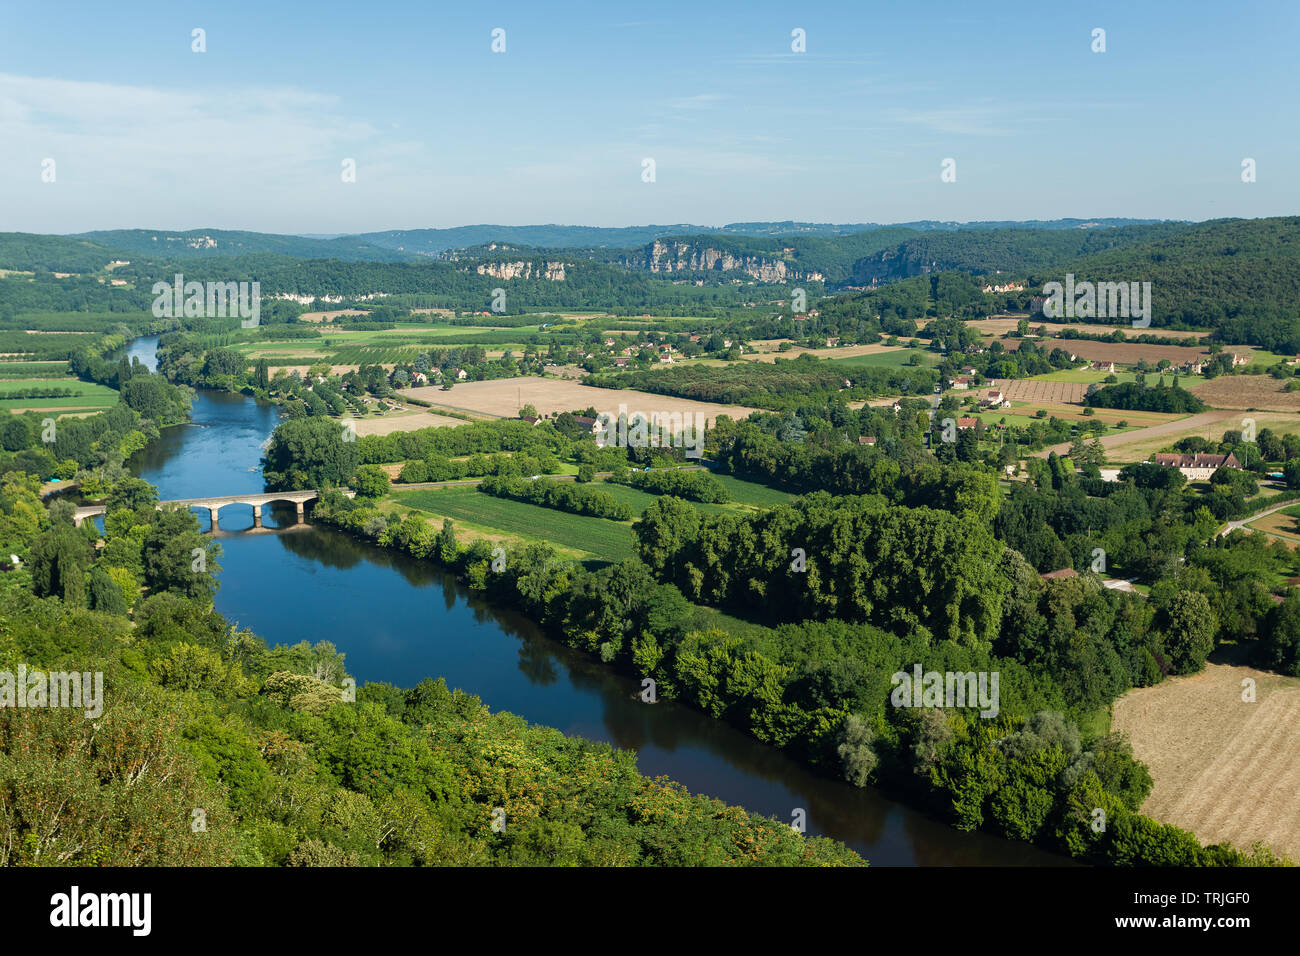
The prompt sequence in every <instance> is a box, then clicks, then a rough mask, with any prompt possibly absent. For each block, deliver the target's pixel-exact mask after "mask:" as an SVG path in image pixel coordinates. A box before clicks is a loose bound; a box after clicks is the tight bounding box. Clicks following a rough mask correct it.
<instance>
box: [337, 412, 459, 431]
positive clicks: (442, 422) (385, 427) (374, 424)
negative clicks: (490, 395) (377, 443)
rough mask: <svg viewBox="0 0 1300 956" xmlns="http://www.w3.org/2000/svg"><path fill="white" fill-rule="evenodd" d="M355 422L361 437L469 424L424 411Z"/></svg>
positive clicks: (359, 419) (361, 419) (360, 419)
mask: <svg viewBox="0 0 1300 956" xmlns="http://www.w3.org/2000/svg"><path fill="white" fill-rule="evenodd" d="M355 421H356V425H355V428H356V433H357V434H358V435H361V436H365V435H389V434H392V433H393V432H413V431H415V430H416V429H417V428H433V427H434V426H438V427H440V428H455V427H456V426H457V425H466V424H468V422H466V421H465V420H464V419H463V418H451V417H449V416H447V415H438V414H436V413H434V412H431V411H427V410H424V409H421V410H419V411H417V412H414V413H412V414H404V413H399V414H397V415H386V416H384V417H382V418H358V419H356V420H355Z"/></svg>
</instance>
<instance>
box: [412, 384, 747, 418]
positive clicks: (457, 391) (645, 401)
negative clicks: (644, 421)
mask: <svg viewBox="0 0 1300 956" xmlns="http://www.w3.org/2000/svg"><path fill="white" fill-rule="evenodd" d="M399 394H402V395H412V396H414V397H416V398H422V399H424V400H425V401H426V402H432V403H433V405H434V408H435V410H436V409H437V408H451V409H454V410H456V411H462V412H468V413H470V414H477V415H482V416H484V417H486V418H514V417H515V416H516V415H518V414H519V409H520V408H522V407H523V406H524V405H533V406H535V407H536V408H537V412H538V414H540V415H550V414H552V413H555V412H569V411H573V410H575V409H583V408H595V409H596V410H597V411H609V412H611V413H617V412H618V406H619V405H621V404H626V405H627V409H628V411H629V412H636V411H643V412H646V413H647V414H653V413H655V412H666V413H668V414H673V413H674V412H681V413H682V414H683V415H684V414H686V413H691V414H694V413H696V412H703V413H704V416H705V421H706V422H708V423H709V424H712V423H713V421H714V419H716V418H717V417H718V416H719V415H730V416H731V417H732V418H733V419H737V420H739V419H743V418H747V417H749V415H750V413H751V412H753V411H755V409H752V408H745V407H743V406H740V405H717V404H714V403H712V402H697V401H693V400H692V399H689V398H674V397H672V396H670V395H654V394H652V393H650V392H637V391H632V390H630V389H612V388H595V387H593V386H591V385H579V384H578V383H577V382H571V381H567V380H562V379H555V378H537V377H533V376H524V377H520V378H504V379H497V380H496V381H490V382H461V383H460V384H458V385H456V386H454V387H453V388H452V389H451V390H450V391H446V392H444V391H443V390H442V389H441V388H439V387H437V386H432V385H430V386H425V387H423V388H408V389H403V390H402V391H401V392H400V393H399Z"/></svg>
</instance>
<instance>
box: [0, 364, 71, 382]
mask: <svg viewBox="0 0 1300 956" xmlns="http://www.w3.org/2000/svg"><path fill="white" fill-rule="evenodd" d="M15 379H41V380H42V381H44V382H50V381H56V382H63V381H71V379H70V374H69V372H68V363H67V362H60V361H50V362H0V380H3V381H12V380H15ZM3 381H0V385H3Z"/></svg>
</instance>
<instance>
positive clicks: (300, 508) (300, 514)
mask: <svg viewBox="0 0 1300 956" xmlns="http://www.w3.org/2000/svg"><path fill="white" fill-rule="evenodd" d="M294 504H295V505H296V506H297V508H298V524H302V521H303V517H304V511H305V509H304V507H303V505H304V502H301V501H295V502H294Z"/></svg>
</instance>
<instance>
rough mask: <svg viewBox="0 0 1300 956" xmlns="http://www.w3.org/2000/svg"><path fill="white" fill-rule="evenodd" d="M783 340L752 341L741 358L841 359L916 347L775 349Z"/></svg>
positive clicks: (768, 359) (763, 360)
mask: <svg viewBox="0 0 1300 956" xmlns="http://www.w3.org/2000/svg"><path fill="white" fill-rule="evenodd" d="M782 341H785V340H784V339H775V340H772V341H771V342H767V341H760V342H754V343H753V345H754V348H755V351H752V352H751V351H745V352H744V353H742V354H741V356H740V357H741V358H742V359H746V360H748V361H750V362H775V361H776V360H777V359H779V358H780V359H793V358H797V357H798V356H800V355H803V354H805V353H806V354H808V355H811V356H812V357H813V358H817V359H842V358H853V356H855V355H878V354H880V353H881V352H914V351H916V349H907V348H901V347H899V346H897V345H880V344H876V345H845V346H843V347H841V348H834V349H805V348H798V347H796V348H792V349H788V350H787V351H785V352H778V351H777V344H778V343H779V342H782Z"/></svg>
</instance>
